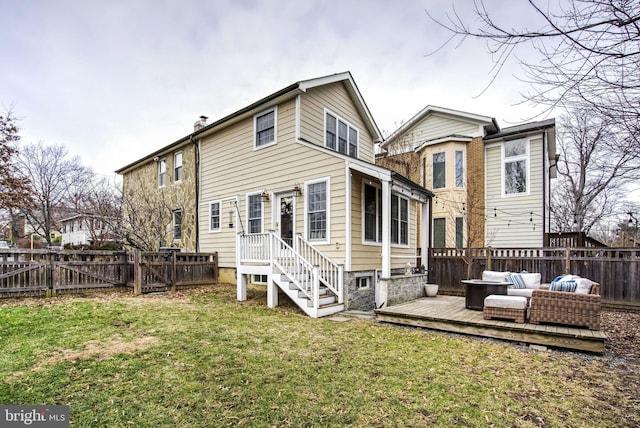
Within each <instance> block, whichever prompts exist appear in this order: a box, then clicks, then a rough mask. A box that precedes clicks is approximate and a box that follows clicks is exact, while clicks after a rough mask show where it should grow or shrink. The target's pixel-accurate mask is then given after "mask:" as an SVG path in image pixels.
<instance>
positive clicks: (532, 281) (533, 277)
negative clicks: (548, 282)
mask: <svg viewBox="0 0 640 428" xmlns="http://www.w3.org/2000/svg"><path fill="white" fill-rule="evenodd" d="M520 276H522V279H523V280H524V287H525V288H532V289H538V288H540V279H541V278H542V275H540V274H539V273H529V272H523V273H521V274H520Z"/></svg>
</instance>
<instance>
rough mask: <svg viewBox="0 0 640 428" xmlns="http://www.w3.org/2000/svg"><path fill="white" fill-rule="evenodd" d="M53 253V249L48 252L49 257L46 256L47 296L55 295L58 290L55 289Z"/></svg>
mask: <svg viewBox="0 0 640 428" xmlns="http://www.w3.org/2000/svg"><path fill="white" fill-rule="evenodd" d="M31 257H33V254H32V255H31ZM52 258H53V253H51V251H49V252H47V258H46V268H45V271H46V272H47V274H46V275H47V292H46V296H47V297H55V295H56V292H55V290H54V289H53V283H54V280H53V274H54V269H53V260H52Z"/></svg>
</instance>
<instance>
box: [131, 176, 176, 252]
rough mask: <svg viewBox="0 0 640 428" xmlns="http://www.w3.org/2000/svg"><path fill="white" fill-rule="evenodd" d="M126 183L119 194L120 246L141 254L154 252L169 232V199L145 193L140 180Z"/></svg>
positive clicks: (170, 210)
mask: <svg viewBox="0 0 640 428" xmlns="http://www.w3.org/2000/svg"><path fill="white" fill-rule="evenodd" d="M127 183H128V184H127V187H125V188H124V190H123V194H122V211H123V214H124V221H123V223H122V229H121V236H122V238H123V240H124V243H125V244H126V245H129V246H131V247H133V248H136V249H139V250H142V251H158V249H159V248H160V247H162V246H164V245H165V242H167V236H168V233H169V232H170V230H171V225H172V220H173V219H172V211H173V210H172V205H171V204H170V200H169V197H168V196H167V195H166V194H165V193H164V192H158V191H149V189H148V188H147V187H146V186H145V184H144V182H143V180H142V179H140V178H138V179H135V178H131V179H130V180H128V181H127ZM183 212H184V209H183Z"/></svg>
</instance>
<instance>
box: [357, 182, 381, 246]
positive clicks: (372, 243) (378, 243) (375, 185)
mask: <svg viewBox="0 0 640 428" xmlns="http://www.w3.org/2000/svg"><path fill="white" fill-rule="evenodd" d="M365 186H371V187H373V188H375V189H376V238H377V237H378V236H379V235H381V234H382V231H381V230H378V204H381V203H382V201H381V200H380V198H378V191H379V190H380V189H382V186H381V185H380V184H378V183H365V182H363V183H362V189H361V193H360V198H361V199H360V200H361V201H362V203H361V208H362V209H361V210H362V245H370V246H372V247H382V237H380V241H377V240H376V241H370V240H368V239H366V238H365V235H366V231H365V229H364V227H365V224H364V222H365V220H364V189H365Z"/></svg>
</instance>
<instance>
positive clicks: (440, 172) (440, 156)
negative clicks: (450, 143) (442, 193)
mask: <svg viewBox="0 0 640 428" xmlns="http://www.w3.org/2000/svg"><path fill="white" fill-rule="evenodd" d="M445 171H446V169H445V156H444V152H440V153H434V154H433V188H434V189H443V188H444V187H445V184H446V182H445Z"/></svg>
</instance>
